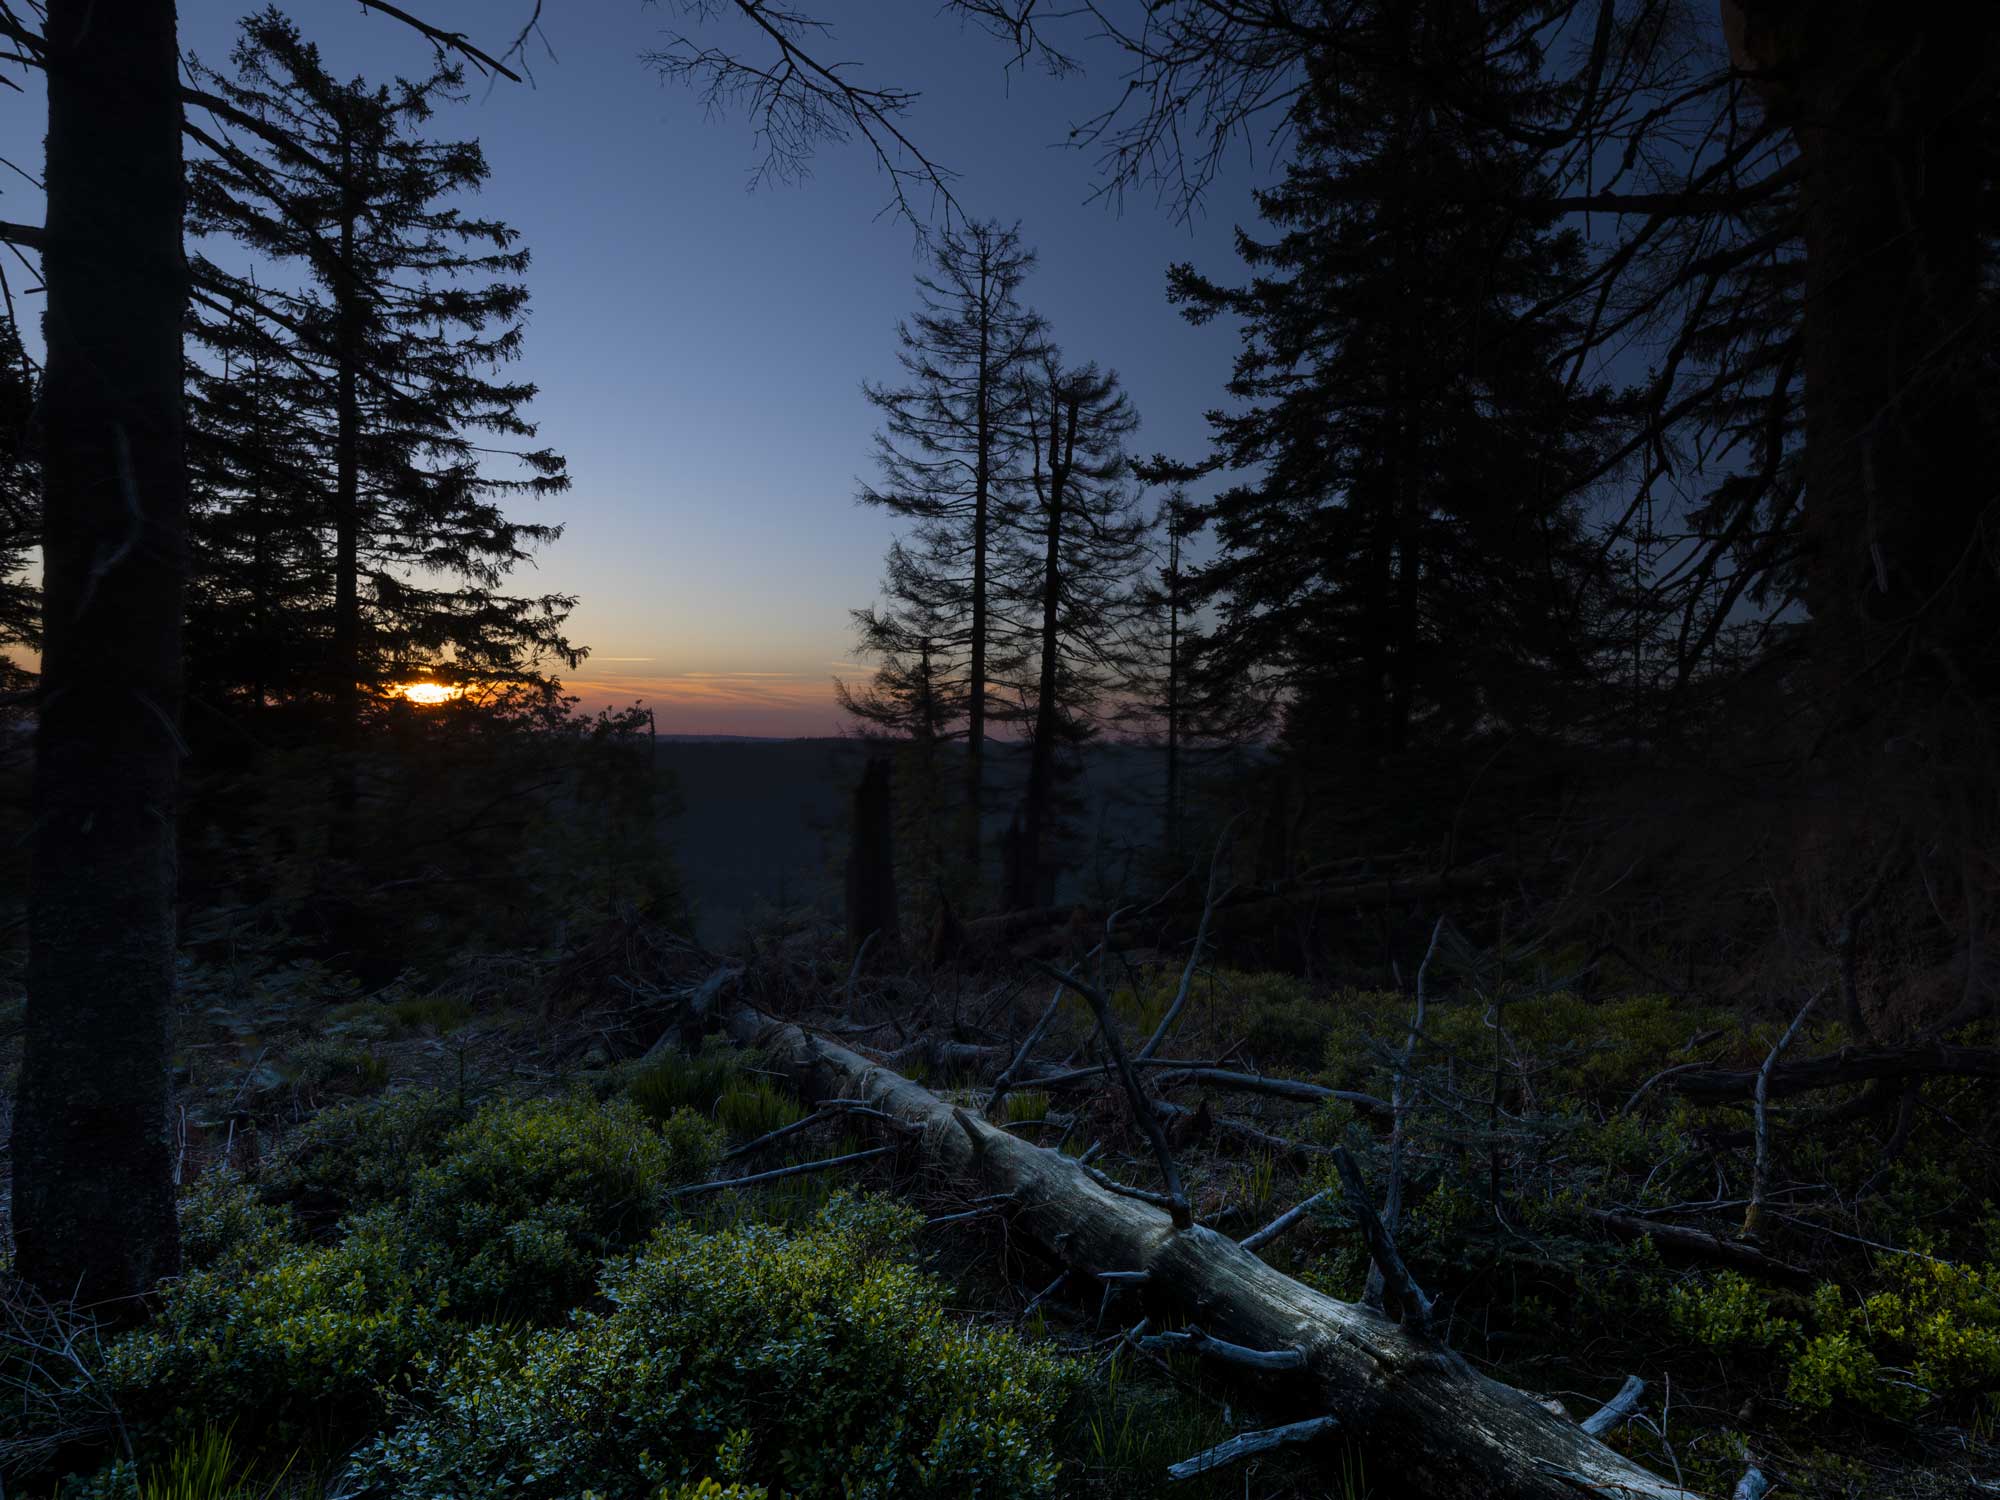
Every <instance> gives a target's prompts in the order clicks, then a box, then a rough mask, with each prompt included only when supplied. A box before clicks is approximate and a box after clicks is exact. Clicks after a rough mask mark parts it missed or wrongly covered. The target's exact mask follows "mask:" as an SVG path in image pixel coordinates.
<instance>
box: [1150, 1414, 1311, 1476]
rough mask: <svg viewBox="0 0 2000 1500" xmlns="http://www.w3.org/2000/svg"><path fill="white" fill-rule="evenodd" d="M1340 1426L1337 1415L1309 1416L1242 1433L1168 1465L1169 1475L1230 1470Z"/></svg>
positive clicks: (1195, 1474)
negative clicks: (1237, 1465)
mask: <svg viewBox="0 0 2000 1500" xmlns="http://www.w3.org/2000/svg"><path fill="white" fill-rule="evenodd" d="M1339 1425H1340V1420H1339V1419H1338V1418H1337V1417H1308V1418H1307V1419H1306V1420H1305V1421H1303V1422H1293V1423H1290V1424H1289V1425H1287V1426H1284V1427H1266V1428H1263V1429H1262V1430H1261V1431H1258V1432H1239V1433H1237V1434H1236V1436H1235V1437H1233V1438H1231V1439H1229V1441H1228V1442H1226V1443H1217V1444H1216V1445H1215V1446H1214V1447H1213V1448H1210V1449H1208V1450H1206V1451H1205V1452H1202V1453H1197V1454H1196V1455H1195V1456H1194V1457H1193V1458H1184V1459H1182V1460H1181V1461H1180V1462H1179V1463H1177V1464H1170V1465H1168V1467H1167V1478H1169V1479H1193V1478H1195V1477H1196V1476H1197V1475H1200V1474H1206V1473H1209V1472H1210V1471H1211V1470H1214V1469H1226V1468H1228V1467H1229V1465H1231V1464H1240V1463H1242V1462H1243V1460H1244V1459H1246V1458H1255V1457H1256V1456H1257V1455H1258V1454H1259V1453H1269V1452H1270V1451H1271V1450H1272V1449H1273V1448H1282V1447H1284V1446H1285V1445H1286V1444H1288V1443H1309V1442H1311V1441H1312V1440H1313V1439H1314V1438H1316V1437H1320V1436H1323V1435H1324V1434H1326V1433H1329V1432H1331V1431H1333V1429H1334V1428H1336V1427H1338V1426H1339Z"/></svg>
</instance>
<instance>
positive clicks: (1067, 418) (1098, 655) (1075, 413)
mask: <svg viewBox="0 0 2000 1500" xmlns="http://www.w3.org/2000/svg"><path fill="white" fill-rule="evenodd" d="M1021 403H1022V428H1023V432H1024V433H1025V436H1026V439H1027V450H1028V451H1027V462H1028V485H1027V489H1026V499H1025V505H1024V511H1023V514H1022V516H1021V519H1020V521H1019V522H1018V524H1017V526H1016V528H1015V530H1014V532H1013V534H1012V535H1011V537H1010V539H1009V540H1010V543H1011V548H1010V550H1011V553H1012V556H1011V557H1010V559H1009V567H1008V569H1007V571H1008V574H1009V576H1010V578H1011V579H1012V580H1013V584H1012V589H1013V592H1012V595H1011V597H1010V600H1009V605H1010V608H1012V609H1013V610H1015V611H1017V612H1018V615H1017V617H1018V618H1019V623H1020V627H1021V629H1022V630H1023V631H1024V632H1025V633H1029V634H1031V635H1032V638H1033V641H1034V650H1033V652H1032V654H1031V655H1030V657H1029V659H1028V665H1029V669H1030V671H1031V672H1032V676H1030V675H1028V673H1026V672H1024V673H1023V680H1022V681H1021V682H1020V683H1019V685H1018V689H1017V691H1018V693H1019V697H1020V701H1021V703H1022V716H1023V718H1024V719H1025V721H1026V722H1027V724H1028V736H1029V740H1028V787H1027V795H1026V797H1025V798H1024V799H1023V801H1022V804H1021V812H1020V818H1019V821H1018V825H1017V828H1018V832H1017V834H1016V835H1015V836H1014V838H1013V840H1012V846H1013V858H1012V859H1011V861H1010V868H1009V871H1008V887H1009V888H1008V892H1007V897H1008V901H1009V904H1010V905H1012V906H1013V907H1015V908H1016V909H1020V908H1026V907H1031V906H1037V905H1041V904H1044V903H1045V902H1046V901H1047V900H1049V899H1051V898H1052V895H1053V891H1052V886H1053V876H1054V870H1053V862H1052V861H1051V859H1050V856H1049V845H1050V843H1051V842H1052V839H1053V835H1054V832H1055V824H1056V818H1057V812H1058V808H1057V786H1058V781H1059V778H1060V777H1061V775H1062V773H1063V771H1064V770H1066V769H1068V767H1067V766H1066V765H1065V764H1064V757H1063V752H1064V751H1065V750H1073V749H1074V748H1075V747H1077V746H1079V745H1081V744H1082V743H1083V742H1084V741H1086V740H1087V739H1089V738H1090V737H1091V736H1092V735H1093V734H1094V733H1095V732H1096V729H1097V716H1098V712H1099V710H1100V709H1101V707H1102V706H1103V704H1104V700H1105V699H1106V697H1107V695H1108V694H1109V693H1110V692H1111V690H1112V689H1113V688H1114V687H1115V686H1116V685H1117V684H1118V683H1119V682H1120V681H1122V680H1123V679H1124V678H1125V676H1126V675H1127V674H1128V672H1129V668H1130V664H1131V638H1130V627H1131V625H1132V622H1133V616H1134V613H1135V610H1136V609H1137V599H1136V597H1135V595H1134V592H1133V583H1134V576H1135V573H1136V571H1137V569H1138V566H1139V562H1140V559H1141V557H1142V555H1143V549H1144V541H1145V536H1146V522H1145V520H1144V518H1143V517H1142V516H1141V515H1140V513H1139V509H1138V505H1137V502H1136V499H1135V498H1134V496H1133V495H1132V493H1131V491H1130V489H1129V488H1128V487H1127V484H1126V480H1127V479H1128V477H1129V474H1130V461H1129V460H1128V459H1127V457H1126V454H1125V448H1124V440H1125V438H1126V437H1127V436H1128V435H1129V434H1130V433H1131V432H1132V431H1133V430H1134V429H1135V428H1136V427H1137V426H1138V425H1139V419H1138V417H1137V415H1136V414H1135V413H1134V412H1133V410H1132V405H1131V402H1130V401H1129V400H1128V399H1127V398H1126V396H1125V393H1124V391H1123V390H1122V389H1121V388H1120V386H1119V383H1118V377H1117V375H1116V374H1115V373H1113V372H1109V371H1100V370H1099V369H1098V368H1097V366H1096V365H1094V364H1087V365H1080V366H1068V365H1065V364H1064V363H1063V362H1062V357H1061V355H1060V354H1059V353H1058V352H1057V351H1056V350H1054V349H1044V350H1042V351H1041V352H1040V353H1039V354H1038V355H1037V357H1036V359H1035V361H1034V363H1033V364H1032V365H1031V366H1030V367H1029V368H1028V371H1027V372H1026V374H1025V375H1024V377H1023V378H1022V381H1021Z"/></svg>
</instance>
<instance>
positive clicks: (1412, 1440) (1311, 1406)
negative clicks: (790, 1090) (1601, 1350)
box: [726, 1006, 1696, 1500]
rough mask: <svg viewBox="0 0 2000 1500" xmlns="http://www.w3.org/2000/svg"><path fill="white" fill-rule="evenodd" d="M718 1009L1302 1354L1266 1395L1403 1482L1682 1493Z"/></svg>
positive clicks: (1259, 1269) (1054, 1224) (1413, 1345)
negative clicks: (1323, 1424)
mask: <svg viewBox="0 0 2000 1500" xmlns="http://www.w3.org/2000/svg"><path fill="white" fill-rule="evenodd" d="M726 1024H727V1026H728V1028H729V1031H730V1033H731V1035H732V1036H733V1037H734V1038H735V1039H736V1040H737V1041H739V1042H742V1043H745V1044H750V1043H754V1044H756V1045H757V1046H758V1047H760V1048H762V1049H763V1050H764V1052H765V1055H766V1056H767V1057H768V1058H770V1059H771V1065H772V1066H773V1067H778V1068H783V1069H784V1070H785V1071H786V1072H788V1073H789V1074H791V1076H792V1077H793V1079H794V1080H795V1081H796V1082H797V1084H798V1086H799V1088H800V1089H801V1090H802V1091H803V1092H804V1093H805V1095H806V1096H807V1098H808V1099H817V1098H842V1099H855V1100H864V1101H866V1102H867V1103H868V1104H870V1105H872V1106H874V1107H875V1108H878V1109H881V1110H884V1111H886V1112H888V1113H890V1114H893V1115H896V1116H899V1117H900V1118H902V1119H905V1120H908V1121H912V1122H914V1123H917V1124H920V1125H922V1126H923V1127H924V1129H923V1134H922V1136H921V1146H920V1148H919V1149H921V1151H922V1152H923V1155H924V1157H925V1161H926V1165H928V1166H930V1167H933V1168H936V1169H939V1170H940V1171H941V1174H942V1175H943V1177H944V1178H946V1179H947V1180H950V1181H953V1182H957V1183H961V1184H965V1185H967V1187H968V1191H971V1192H975V1193H1006V1194H1007V1195H1008V1196H1009V1198H1010V1200H1011V1205H1012V1211H1013V1219H1012V1232H1014V1233H1016V1234H1018V1235H1021V1236H1024V1237H1026V1238H1028V1239H1030V1240H1032V1241H1033V1242H1034V1243H1036V1244H1038V1245H1040V1246H1041V1247H1043V1249H1045V1250H1046V1251H1047V1252H1048V1253H1049V1254H1050V1255H1051V1256H1052V1257H1053V1258H1056V1259H1059V1260H1060V1261H1061V1262H1063V1263H1064V1264H1065V1265H1067V1266H1070V1267H1072V1268H1074V1269H1075V1270H1076V1271H1079V1272H1083V1273H1089V1274H1095V1273H1097V1272H1100V1271H1125V1272H1131V1271H1143V1272H1145V1273H1146V1280H1145V1282H1144V1293H1145V1295H1146V1297H1147V1299H1148V1300H1149V1301H1152V1302H1155V1303H1156V1304H1157V1305H1158V1306H1159V1308H1160V1310H1161V1311H1162V1312H1173V1313H1178V1314H1181V1315H1184V1316H1186V1317H1187V1318H1188V1319H1189V1320H1190V1321H1191V1322H1193V1323H1194V1324H1195V1325H1196V1326H1198V1327H1199V1328H1200V1329H1201V1331H1202V1332H1203V1333H1205V1334H1207V1335H1209V1336H1211V1337H1213V1338H1217V1339H1222V1340H1226V1341H1227V1342H1229V1343H1233V1344H1239V1345H1242V1346H1245V1347H1247V1348H1250V1349H1255V1350H1261V1351H1279V1350H1286V1349H1297V1350H1300V1351H1302V1353H1303V1355H1304V1361H1305V1363H1304V1367H1303V1368H1302V1369H1296V1370H1288V1371H1287V1372H1286V1373H1285V1375H1284V1376H1283V1377H1282V1379H1281V1381H1279V1382H1275V1383H1268V1384H1266V1385H1264V1386H1263V1387H1261V1388H1260V1389H1261V1390H1262V1391H1263V1392H1264V1393H1265V1395H1266V1398H1267V1399H1269V1400H1270V1401H1271V1402H1272V1404H1273V1405H1274V1406H1297V1407H1300V1408H1303V1409H1305V1410H1307V1411H1310V1412H1313V1413H1315V1414H1331V1415H1334V1416H1336V1417H1338V1418H1339V1419H1340V1424H1341V1427H1342V1429H1343V1430H1344V1431H1346V1432H1350V1433H1354V1434H1356V1435H1358V1436H1360V1437H1362V1438H1363V1440H1364V1441H1365V1442H1366V1443H1367V1444H1368V1445H1369V1448H1370V1450H1371V1452H1379V1453H1381V1454H1383V1455H1385V1456H1387V1455H1393V1456H1394V1458H1395V1460H1396V1462H1397V1464H1398V1466H1399V1472H1398V1473H1397V1475H1396V1479H1397V1481H1398V1489H1397V1493H1399V1494H1412V1495H1416V1494H1421V1495H1426V1496H1432V1497H1436V1500H1453V1497H1473V1496H1477V1497H1480V1500H1575V1497H1576V1496H1577V1495H1579V1494H1603V1495H1618V1496H1622V1497H1625V1500H1696V1496H1695V1494H1694V1492H1693V1491H1690V1490H1685V1489H1682V1488H1681V1487H1679V1486H1678V1485H1675V1484H1673V1483H1671V1482H1669V1481H1667V1480H1664V1479H1661V1478H1659V1477H1658V1476H1656V1475H1653V1474H1650V1473H1648V1472H1647V1471H1646V1470H1644V1469H1642V1468H1640V1467H1639V1466H1638V1465H1637V1464H1634V1463H1632V1462H1631V1461H1629V1460H1628V1459H1625V1458H1622V1457H1620V1456H1619V1455H1618V1454H1617V1453H1614V1452H1613V1451H1612V1450H1611V1449H1609V1448H1607V1447H1605V1446H1604V1445H1603V1444H1602V1443H1600V1442H1598V1441H1597V1440H1596V1439H1595V1438H1593V1437H1590V1436H1589V1435H1588V1434H1586V1433H1585V1432H1583V1430H1582V1429H1581V1428H1579V1427H1577V1426H1576V1425H1575V1424H1573V1423H1571V1422H1569V1421H1566V1420H1565V1419H1563V1418H1561V1417H1559V1416H1557V1415H1555V1414H1554V1413H1553V1412H1551V1411H1549V1410H1548V1409H1547V1408H1545V1407H1543V1406H1541V1405H1540V1404H1539V1403H1538V1402H1536V1401H1535V1400H1533V1399H1532V1398H1530V1397H1528V1396H1526V1395H1523V1394H1522V1393H1521V1392H1519V1391H1516V1390H1513V1389H1511V1388H1510V1387H1508V1386H1504V1385H1500V1384H1498V1383H1497V1382H1495V1381H1492V1380H1489V1379H1487V1378H1486V1377H1485V1376H1483V1375H1481V1374H1479V1373H1478V1372H1477V1371H1475V1370H1473V1369H1472V1368H1471V1366H1469V1365H1467V1364H1466V1363H1465V1362H1464V1361H1463V1360H1462V1359H1460V1358H1459V1357H1458V1356H1456V1355H1454V1354H1452V1353H1451V1352H1450V1351H1449V1350H1447V1349H1444V1348H1441V1347H1439V1346H1436V1345H1432V1344H1426V1343H1422V1342H1420V1341H1418V1340H1417V1339H1415V1338H1413V1337H1412V1336H1410V1335H1409V1334H1406V1333H1405V1332H1404V1331H1403V1330H1402V1328H1401V1327H1400V1326H1398V1325H1397V1324H1394V1323H1391V1322H1389V1321H1388V1320H1387V1319H1386V1318H1384V1317H1383V1316H1381V1315H1380V1314H1378V1313H1375V1312H1372V1311H1370V1310H1369V1309H1367V1308H1364V1307H1360V1306H1356V1305H1354V1304H1351V1303H1346V1302H1337V1301H1335V1300H1334V1299H1333V1298H1331V1297H1326V1296H1323V1295H1321V1294H1320V1293H1318V1292H1315V1291H1312V1290H1310V1289H1309V1288H1307V1287H1305V1286H1302V1285H1301V1284H1300V1283H1298V1282H1296V1281H1294V1280H1293V1279H1292V1278H1291V1277H1289V1276H1285V1275H1283V1274H1281V1273H1280V1272H1278V1271H1275V1270H1273V1269H1271V1267H1269V1266H1267V1265H1266V1264H1264V1262H1263V1261H1261V1260H1259V1259H1258V1258H1257V1257H1256V1255H1254V1254H1253V1253H1252V1252H1250V1251H1248V1250H1245V1249H1244V1248H1243V1247H1242V1246H1240V1245H1238V1244H1237V1243H1236V1242H1235V1241H1234V1240H1231V1239H1227V1238H1225V1237H1224V1236H1222V1235H1219V1234H1216V1233H1215V1232H1214V1231H1213V1230H1210V1229H1206V1228H1202V1227H1199V1226H1196V1227H1194V1228H1190V1229H1182V1230H1176V1229H1175V1228H1174V1226H1173V1223H1172V1221H1171V1220H1170V1219H1169V1218H1168V1216H1167V1215H1166V1213H1164V1212H1163V1211H1162V1210H1160V1209H1157V1208H1154V1207H1152V1206H1151V1205H1149V1204H1144V1203H1140V1202H1137V1201H1135V1200H1133V1199H1130V1198H1125V1197H1120V1196H1117V1195H1115V1194H1112V1193H1110V1192H1108V1191H1106V1190H1105V1189H1104V1188H1102V1187H1099V1186H1098V1185H1097V1184H1096V1183H1095V1182H1093V1181H1091V1180H1090V1178H1089V1177H1087V1176H1085V1175H1084V1172H1083V1170H1082V1168H1080V1167H1079V1166H1078V1165H1077V1164H1076V1162H1075V1161H1073V1160H1072V1159H1071V1158H1069V1157H1067V1156H1065V1155H1063V1154H1062V1153H1060V1152H1057V1151H1050V1150H1045V1149H1043V1148H1041V1147H1037V1146H1032V1145H1029V1144H1028V1143H1026V1142H1025V1141H1021V1140H1017V1139H1015V1138H1014V1137H1013V1136H1011V1135H1009V1134H1008V1133H1007V1132H1005V1131H1004V1130H999V1129H996V1128H994V1127H993V1126H990V1125H988V1124H986V1123H985V1122H984V1121H983V1120H977V1119H974V1118H973V1117H972V1116H971V1115H970V1114H969V1113H968V1112H966V1111H965V1110H962V1109H955V1108H953V1107H952V1106H950V1105H948V1104H946V1103H945V1102H944V1101H943V1100H941V1099H939V1098H938V1097H937V1096H936V1095H935V1094H932V1093H931V1092H929V1091H928V1090H926V1089H924V1088H921V1087H919V1086H918V1085H916V1084H914V1083H911V1082H910V1081H909V1080H908V1079H906V1078H903V1077H900V1076H899V1075H897V1074H895V1073H893V1072H890V1071H889V1070H888V1069H886V1068H884V1067H882V1066H881V1065H880V1064H878V1063H873V1062H870V1061H869V1060H868V1059H866V1058H864V1057H861V1056H858V1055H857V1054H855V1053H853V1052H850V1051H848V1050H847V1049H846V1048H844V1047H840V1046H837V1045H835V1044H834V1043H831V1042H828V1041H824V1040H822V1039H820V1038H816V1037H813V1036H810V1035H808V1034H807V1033H805V1032H804V1031H801V1030H800V1029H799V1028H798V1027H796V1026H789V1025H784V1024H781V1023H778V1022H774V1021H773V1020H771V1018H769V1017H768V1016H765V1015H763V1014H761V1013H760V1012H758V1011H756V1010H753V1009H751V1008H749V1007H748V1006H738V1007H736V1008H735V1009H733V1010H732V1011H730V1012H728V1013H727V1015H726ZM1219 1368H1224V1367H1219ZM1246 1378H1256V1377H1255V1376H1254V1374H1251V1373H1248V1372H1246ZM1372 1463H1373V1461H1372V1459H1371V1467H1372Z"/></svg>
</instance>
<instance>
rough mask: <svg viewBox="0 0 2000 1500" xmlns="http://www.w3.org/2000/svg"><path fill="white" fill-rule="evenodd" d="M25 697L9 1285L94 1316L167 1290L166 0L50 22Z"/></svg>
mask: <svg viewBox="0 0 2000 1500" xmlns="http://www.w3.org/2000/svg"><path fill="white" fill-rule="evenodd" d="M47 38H48V54H49V66H48V88H49V131H48V177H47V185H48V228H47V242H46V250H45V253H44V257H43V279H44V282H45V283H46V285H47V288H48V302H47V314H46V320H45V324H44V327H45V330H46V333H47V339H48V364H47V372H46V376H45V381H44V384H43V387H42V425H43V434H44V439H43V441H44V469H43V485H44V523H43V524H44V530H43V569H44V572H43V589H44V596H43V609H44V613H45V631H46V639H45V647H44V652H43V657H42V686H43V692H44V698H43V703H42V707H41V713H40V720H39V724H38V726H37V729H36V738H35V785H34V833H33V840H32V864H33V877H32V888H31V890H30V893H29V902H28V921H29V940H28V1006H27V1035H26V1042H25V1048H24V1051H23V1055H22V1061H21V1084H20V1092H19V1097H18V1103H17V1112H16V1118H15V1124H14V1140H13V1153H12V1154H13V1172H14V1184H13V1204H14V1207H13V1211H14V1237H15V1246H16V1266H17V1268H18V1270H19V1271H20V1273H21V1275H22V1276H23V1277H24V1278H25V1279H27V1280H28V1281H29V1282H31V1283H32V1284H33V1285H35V1286H36V1287H37V1288H39V1289H40V1290H41V1291H42V1292H43V1293H44V1294H45V1295H47V1296H49V1297H57V1298H60V1297H70V1296H78V1297H80V1298H82V1299H83V1300H85V1301H89V1302H101V1301H104V1300H106V1299H111V1298H126V1297H132V1296H135V1295H137V1294H140V1293H143V1292H145V1291H146V1290H148V1289H149V1288H150V1287H151V1286H152V1285H153V1283H154V1282H155V1281H157V1280H158V1279H159V1278H160V1277H161V1276H165V1275H171V1274H173V1273H174V1272H175V1271H176V1270H178V1268H179V1246H178V1239H177V1235H176V1230H175V1224H174V1204H173V1182H172V1163H171V1159H170V1157H169V1155H168V1144H167V1101H168V1063H169V1036H170V1030H171V1025H172V1018H173V1005H174V938H175V933H174V819H175V801H176V794H177V791H178V780H179V756H180V738H179V732H178V730H177V728H176V725H177V723H178V720H179V717H180V701H181V598H182V591H183V587H184V584H185V580H186V576H187V557H186V545H187V544H186V525H187V495H186V475H185V471H184V461H183V452H182V407H181V373H182V372H181V319H182V313H183V309H184V304H185V301H186V293H187V265H186V261H185V260H184V258H183V256H182V252H181V150H180V140H181V138H180V92H179V79H178V72H177V70H178V67H179V52H178V50H177V46H176V39H175V15H174V6H173V4H172V0H133V3H131V4H127V5H122V6H119V7H118V8H117V12H116V14H115V15H113V14H109V13H107V12H106V10H105V9H104V8H103V7H102V6H96V5H93V4H92V3H91V0H49V7H48V26H47Z"/></svg>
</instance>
